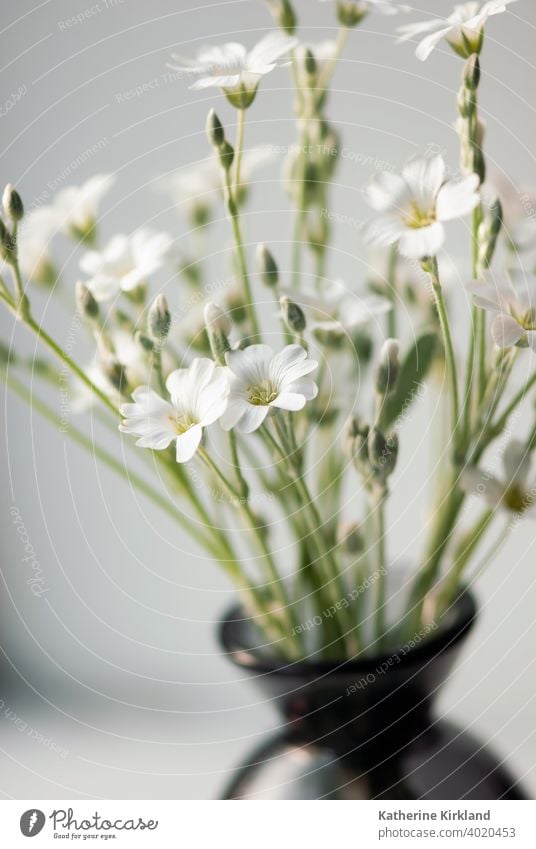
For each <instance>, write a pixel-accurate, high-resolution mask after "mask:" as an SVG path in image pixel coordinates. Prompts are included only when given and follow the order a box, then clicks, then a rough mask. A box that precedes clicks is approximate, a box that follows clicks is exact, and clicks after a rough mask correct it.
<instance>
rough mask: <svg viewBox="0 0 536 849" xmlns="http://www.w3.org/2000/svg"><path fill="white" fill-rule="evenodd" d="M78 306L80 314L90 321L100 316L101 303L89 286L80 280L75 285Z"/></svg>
mask: <svg viewBox="0 0 536 849" xmlns="http://www.w3.org/2000/svg"><path fill="white" fill-rule="evenodd" d="M75 294H76V307H77V309H78V312H79V313H80V315H83V316H84V318H87V319H88V320H89V321H95V320H96V319H97V318H98V317H99V305H98V303H97V301H96V300H95V298H94V297H93V294H92V293H91V291H90V290H89V289H88V287H87V286H86V285H85V284H84V283H82V282H81V281H80V280H78V281H77V283H76V287H75Z"/></svg>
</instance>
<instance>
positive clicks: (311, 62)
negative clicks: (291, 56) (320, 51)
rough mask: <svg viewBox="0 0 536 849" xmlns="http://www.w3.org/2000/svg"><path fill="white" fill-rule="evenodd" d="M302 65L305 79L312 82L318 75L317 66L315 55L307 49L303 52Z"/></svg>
mask: <svg viewBox="0 0 536 849" xmlns="http://www.w3.org/2000/svg"><path fill="white" fill-rule="evenodd" d="M302 63H303V70H304V71H305V75H306V77H308V78H309V79H310V80H314V79H315V77H316V75H317V73H318V65H317V62H316V59H315V55H314V53H313V51H312V50H311V49H310V48H309V47H306V48H305V49H304V51H303V55H302Z"/></svg>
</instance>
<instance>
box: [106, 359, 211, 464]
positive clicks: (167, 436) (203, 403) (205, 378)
mask: <svg viewBox="0 0 536 849" xmlns="http://www.w3.org/2000/svg"><path fill="white" fill-rule="evenodd" d="M166 387H167V390H168V392H169V394H170V397H171V403H170V402H169V401H166V400H164V399H163V398H161V397H160V395H158V394H157V393H156V392H155V391H154V390H153V389H150V388H149V387H141V386H140V387H139V388H138V389H136V390H135V391H134V392H133V394H132V398H133V399H134V404H123V406H122V407H121V415H122V416H123V417H124V421H123V423H122V424H121V425H120V427H119V430H121V431H122V432H123V433H130V434H132V435H133V436H137V437H138V440H137V442H136V445H139V446H140V447H141V448H153V449H154V450H156V451H162V450H163V449H165V448H168V446H169V445H171V443H172V442H173V441H175V443H176V457H177V463H186V462H187V461H188V460H191V459H192V457H193V456H194V454H195V452H196V451H197V449H198V448H199V444H200V442H201V438H202V436H203V428H204V427H207V426H208V425H210V424H213V422H215V421H217V420H218V419H219V418H220V417H221V415H222V413H223V412H224V410H225V407H226V404H227V380H226V375H225V369H223V368H221V367H219V366H216V364H215V363H214V362H213V360H209V359H207V358H204V357H198V358H197V359H195V360H193V362H192V364H191V366H190V367H189V368H181V369H177V370H176V371H173V372H171V374H170V375H169V377H168V379H167V380H166Z"/></svg>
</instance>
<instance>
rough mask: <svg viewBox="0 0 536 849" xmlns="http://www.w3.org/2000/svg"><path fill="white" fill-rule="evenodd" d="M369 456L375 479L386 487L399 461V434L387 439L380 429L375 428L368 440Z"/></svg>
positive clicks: (390, 435)
mask: <svg viewBox="0 0 536 849" xmlns="http://www.w3.org/2000/svg"><path fill="white" fill-rule="evenodd" d="M368 456H369V460H370V464H371V466H372V468H373V470H374V475H375V477H376V478H377V479H378V480H379V481H380V483H381V484H382V485H385V484H386V482H387V479H388V478H389V477H390V475H392V473H393V472H394V470H395V466H396V461H397V459H398V434H397V433H395V432H394V431H393V433H390V434H389V436H387V437H386V436H384V434H383V433H382V432H381V430H379V428H377V427H373V428H372V430H371V432H370V434H369V438H368Z"/></svg>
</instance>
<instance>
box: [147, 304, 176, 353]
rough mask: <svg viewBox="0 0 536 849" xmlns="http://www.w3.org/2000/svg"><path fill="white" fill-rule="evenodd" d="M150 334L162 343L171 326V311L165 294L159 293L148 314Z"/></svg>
mask: <svg viewBox="0 0 536 849" xmlns="http://www.w3.org/2000/svg"><path fill="white" fill-rule="evenodd" d="M147 328H148V330H149V335H150V336H151V337H152V339H154V341H155V342H158V343H159V344H160V345H162V344H163V342H165V341H166V339H167V337H168V334H169V331H170V328H171V313H170V311H169V308H168V304H167V301H166V299H165V297H164V295H157V296H156V298H155V299H154V301H153V303H152V304H151V306H150V307H149V313H148V316H147Z"/></svg>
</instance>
